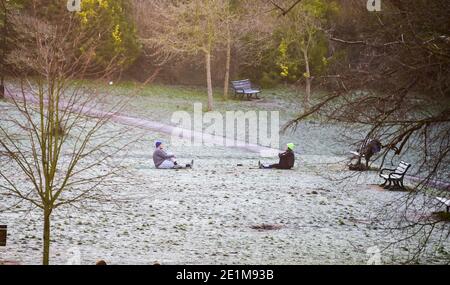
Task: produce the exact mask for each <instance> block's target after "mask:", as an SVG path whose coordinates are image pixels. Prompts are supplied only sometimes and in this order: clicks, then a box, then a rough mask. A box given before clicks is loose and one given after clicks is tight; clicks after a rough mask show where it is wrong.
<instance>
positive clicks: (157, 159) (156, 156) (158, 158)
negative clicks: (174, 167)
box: [153, 148, 175, 167]
mask: <svg viewBox="0 0 450 285" xmlns="http://www.w3.org/2000/svg"><path fill="white" fill-rule="evenodd" d="M174 157H175V155H169V154H167V152H165V151H164V150H162V149H159V148H157V149H156V150H155V152H154V153H153V162H154V163H155V166H156V167H159V166H160V165H161V164H162V163H163V162H164V160H167V159H171V158H174Z"/></svg>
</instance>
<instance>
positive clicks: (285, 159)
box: [258, 143, 295, 169]
mask: <svg viewBox="0 0 450 285" xmlns="http://www.w3.org/2000/svg"><path fill="white" fill-rule="evenodd" d="M294 147H295V145H294V144H293V143H288V144H287V149H286V151H285V152H283V153H280V154H278V156H279V157H280V162H278V163H277V164H271V165H264V164H262V163H261V161H258V166H259V168H262V169H266V168H276V169H291V168H292V167H294V162H295V156H294Z"/></svg>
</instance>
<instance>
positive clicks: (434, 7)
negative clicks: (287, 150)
mask: <svg viewBox="0 0 450 285" xmlns="http://www.w3.org/2000/svg"><path fill="white" fill-rule="evenodd" d="M345 4H347V2H345ZM341 7H344V6H341ZM355 7H357V8H355ZM355 7H352V8H348V9H344V10H345V11H344V12H346V13H349V15H350V17H348V19H347V18H346V20H344V21H343V23H337V24H336V25H334V27H331V28H330V35H329V36H330V41H331V43H332V45H333V47H334V49H336V50H345V51H346V52H347V54H348V55H349V56H348V60H347V61H340V62H338V63H337V64H336V65H335V66H334V67H332V68H330V74H329V75H327V76H323V77H322V78H320V80H321V85H322V86H323V87H324V88H327V90H329V93H328V95H326V96H323V97H321V98H319V100H318V102H317V103H316V104H314V105H313V106H311V107H310V108H309V109H307V110H306V111H304V112H303V113H302V114H301V115H299V116H298V117H297V118H295V119H294V120H292V121H291V122H290V123H289V124H288V126H289V127H294V128H295V127H296V126H297V124H299V123H300V122H301V121H302V120H304V119H305V118H307V117H309V116H310V115H313V114H315V115H318V116H321V117H322V118H324V120H327V121H328V122H338V123H343V124H345V125H347V126H348V127H349V128H350V129H352V130H353V131H355V133H356V132H357V130H360V131H361V132H364V133H365V134H366V135H365V138H361V139H359V138H358V139H355V138H354V142H357V143H362V142H363V141H364V140H365V139H367V138H378V139H380V140H381V142H382V143H383V146H384V149H383V151H382V152H381V153H380V154H379V156H378V158H377V159H376V160H375V161H376V163H379V164H381V165H385V164H387V163H394V161H395V160H397V159H399V158H401V157H403V159H408V161H409V162H413V163H414V167H413V170H412V175H411V176H412V177H411V178H414V180H412V182H415V183H414V191H413V192H411V193H410V194H408V195H407V196H406V198H405V199H404V200H403V201H402V203H393V204H392V205H391V206H392V207H389V209H390V210H391V213H396V214H399V213H400V214H401V215H402V217H403V219H401V224H400V225H399V226H398V227H397V228H401V229H405V230H408V231H409V234H410V237H413V236H415V237H417V236H419V235H422V237H423V238H422V239H421V243H420V244H419V245H418V246H417V247H416V248H414V250H413V252H414V254H413V257H414V259H416V258H418V257H419V256H420V254H421V253H423V250H424V248H425V247H426V246H427V245H429V243H430V242H432V240H433V239H430V236H431V235H432V234H436V235H439V233H435V232H436V230H437V229H441V230H442V231H441V232H440V233H441V234H442V236H443V237H444V238H443V239H440V240H439V241H441V242H442V241H443V240H444V241H445V240H446V239H448V237H449V234H450V230H449V228H448V227H445V226H443V227H437V226H436V224H437V223H439V222H440V221H436V220H432V219H431V220H430V219H427V220H418V219H417V218H415V219H411V215H412V216H414V217H418V216H427V215H428V216H429V215H430V211H431V209H433V208H436V206H438V203H437V202H436V200H435V199H434V197H435V196H443V197H446V196H448V183H447V184H446V183H445V182H448V180H449V178H450V169H449V167H448V165H449V162H450V156H449V154H450V108H449V106H450V105H449V102H450V101H449V100H450V97H449V94H450V88H449V87H450V85H449V82H450V78H449V74H450V72H449V71H450V48H449V47H450V45H449V42H450V40H449V39H450V38H449V35H448V31H449V23H448V21H447V18H448V17H447V16H446V15H448V13H449V6H448V3H447V2H446V1H434V2H433V3H431V2H426V3H425V2H424V1H417V2H415V3H414V5H411V4H410V2H409V1H385V2H384V10H383V11H385V12H382V13H368V12H367V10H366V9H365V7H364V6H363V5H361V6H355ZM350 19H351V20H350ZM355 22H358V23H359V25H358V27H357V28H355V27H351V26H354V23H355ZM350 29H356V31H354V32H353V33H351V34H352V35H353V36H351V37H349V36H348V35H349V34H350V33H349V30H350ZM439 181H441V182H442V181H443V182H444V183H439ZM438 184H440V185H441V187H440V190H438V189H436V190H431V189H432V188H436V187H437V185H438ZM442 185H443V186H442ZM446 185H447V186H446ZM424 197H425V198H424ZM422 199H425V202H423V203H421V204H422V205H423V207H421V208H420V209H417V206H415V203H414V201H420V200H422ZM412 213H413V214H412ZM396 220H397V219H396Z"/></svg>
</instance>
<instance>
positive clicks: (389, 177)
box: [380, 161, 411, 190]
mask: <svg viewBox="0 0 450 285" xmlns="http://www.w3.org/2000/svg"><path fill="white" fill-rule="evenodd" d="M410 167H411V164H409V163H406V162H404V161H401V162H400V163H399V164H398V166H397V168H395V169H389V168H383V169H381V171H380V177H381V178H383V179H384V183H383V184H381V186H382V187H383V188H385V189H389V190H404V189H405V186H404V185H403V178H404V177H405V174H406V172H407V171H408V169H409V168H410ZM385 171H386V172H388V173H383V172H385ZM391 183H392V184H393V185H391ZM386 184H387V185H386Z"/></svg>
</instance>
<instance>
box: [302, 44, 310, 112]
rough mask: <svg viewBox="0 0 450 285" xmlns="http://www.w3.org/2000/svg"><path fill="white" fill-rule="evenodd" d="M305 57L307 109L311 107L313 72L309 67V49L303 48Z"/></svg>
mask: <svg viewBox="0 0 450 285" xmlns="http://www.w3.org/2000/svg"><path fill="white" fill-rule="evenodd" d="M303 57H304V60H305V81H306V84H305V86H306V87H305V100H304V101H305V109H307V108H308V107H309V100H310V98H311V72H310V69H309V59H308V51H307V50H303Z"/></svg>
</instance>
